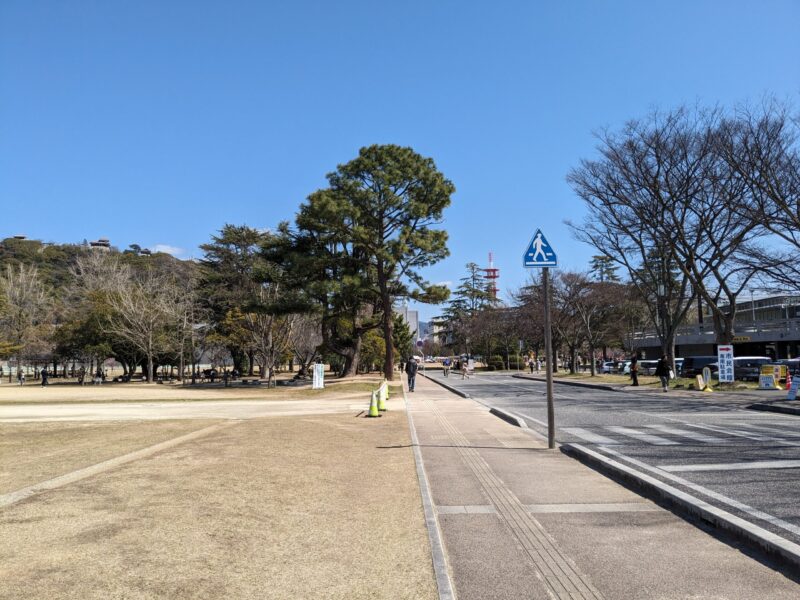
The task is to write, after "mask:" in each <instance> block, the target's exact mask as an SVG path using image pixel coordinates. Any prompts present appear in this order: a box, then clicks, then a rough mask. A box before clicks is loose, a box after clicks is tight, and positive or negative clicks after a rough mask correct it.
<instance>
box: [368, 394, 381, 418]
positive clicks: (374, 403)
mask: <svg viewBox="0 0 800 600" xmlns="http://www.w3.org/2000/svg"><path fill="white" fill-rule="evenodd" d="M377 396H378V394H376V393H375V392H372V398H371V399H370V401H369V415H368V416H370V417H380V416H381V415H380V413H379V412H378V397H377Z"/></svg>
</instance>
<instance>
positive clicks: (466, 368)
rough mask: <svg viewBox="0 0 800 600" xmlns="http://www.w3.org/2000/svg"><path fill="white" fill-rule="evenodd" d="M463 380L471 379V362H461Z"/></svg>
mask: <svg viewBox="0 0 800 600" xmlns="http://www.w3.org/2000/svg"><path fill="white" fill-rule="evenodd" d="M461 379H469V361H467V360H462V361H461Z"/></svg>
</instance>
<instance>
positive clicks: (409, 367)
mask: <svg viewBox="0 0 800 600" xmlns="http://www.w3.org/2000/svg"><path fill="white" fill-rule="evenodd" d="M406 375H408V391H409V392H413V391H414V383H415V381H416V379H417V359H416V358H414V357H413V356H412V357H411V358H409V359H408V361H407V362H406Z"/></svg>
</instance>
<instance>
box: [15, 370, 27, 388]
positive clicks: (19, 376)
mask: <svg viewBox="0 0 800 600" xmlns="http://www.w3.org/2000/svg"><path fill="white" fill-rule="evenodd" d="M17 383H19V384H20V385H25V373H24V371H22V369H18V370H17Z"/></svg>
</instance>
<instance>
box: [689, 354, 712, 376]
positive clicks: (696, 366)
mask: <svg viewBox="0 0 800 600" xmlns="http://www.w3.org/2000/svg"><path fill="white" fill-rule="evenodd" d="M712 363H713V364H715V365H716V363H717V357H716V356H685V357H684V358H683V368H682V369H681V371H680V373H681V376H682V377H694V376H695V375H702V374H703V367H708V366H709V365H711V364H712ZM715 372H716V371H715Z"/></svg>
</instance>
